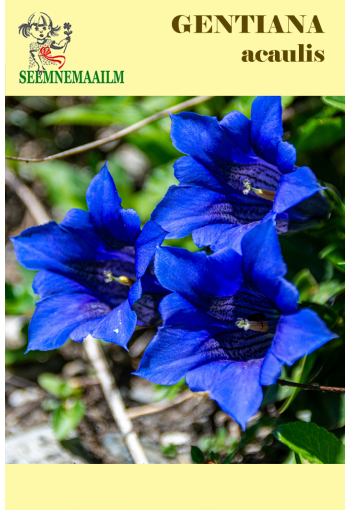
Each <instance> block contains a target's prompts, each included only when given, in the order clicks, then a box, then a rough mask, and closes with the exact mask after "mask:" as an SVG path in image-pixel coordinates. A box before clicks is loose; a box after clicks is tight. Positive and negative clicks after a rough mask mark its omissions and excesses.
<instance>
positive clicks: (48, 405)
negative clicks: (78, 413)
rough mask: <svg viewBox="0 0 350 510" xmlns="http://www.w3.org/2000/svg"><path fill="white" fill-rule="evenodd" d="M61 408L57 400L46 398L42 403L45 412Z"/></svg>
mask: <svg viewBox="0 0 350 510" xmlns="http://www.w3.org/2000/svg"><path fill="white" fill-rule="evenodd" d="M59 406H60V403H59V401H58V400H56V399H55V398H45V400H43V402H42V403H41V408H42V409H43V410H44V411H56V409H58V408H59Z"/></svg>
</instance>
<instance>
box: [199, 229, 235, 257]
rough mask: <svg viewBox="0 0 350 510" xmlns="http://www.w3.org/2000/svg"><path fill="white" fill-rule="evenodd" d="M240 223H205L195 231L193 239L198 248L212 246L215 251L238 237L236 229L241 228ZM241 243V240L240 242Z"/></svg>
mask: <svg viewBox="0 0 350 510" xmlns="http://www.w3.org/2000/svg"><path fill="white" fill-rule="evenodd" d="M239 229H240V227H239V226H238V225H230V224H220V223H214V224H213V225H205V226H204V227H200V228H197V229H196V230H194V231H193V234H192V239H193V242H194V244H195V245H196V246H198V248H204V247H205V246H210V248H211V249H212V250H213V251H216V250H218V249H220V248H223V247H226V246H227V242H231V241H234V240H235V239H236V231H237V230H239ZM238 244H239V245H240V241H239V243H238Z"/></svg>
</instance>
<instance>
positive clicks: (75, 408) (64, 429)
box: [52, 399, 85, 441]
mask: <svg viewBox="0 0 350 510" xmlns="http://www.w3.org/2000/svg"><path fill="white" fill-rule="evenodd" d="M84 415H85V404H84V403H83V402H81V401H80V400H76V399H70V400H68V401H67V403H66V404H65V405H64V406H63V405H60V406H59V407H58V408H57V409H56V411H55V412H54V413H53V419H52V425H53V430H54V432H55V435H56V437H57V439H58V440H59V441H61V440H62V439H64V438H65V437H67V436H68V434H69V433H70V432H72V430H74V429H75V428H76V427H77V426H78V425H79V423H80V422H81V420H82V419H83V418H84Z"/></svg>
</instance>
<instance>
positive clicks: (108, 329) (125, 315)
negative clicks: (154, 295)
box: [91, 300, 137, 349]
mask: <svg viewBox="0 0 350 510" xmlns="http://www.w3.org/2000/svg"><path fill="white" fill-rule="evenodd" d="M136 321H137V317H136V313H135V312H134V311H133V310H132V309H131V308H130V304H129V302H128V300H125V301H124V302H123V303H122V304H121V305H119V306H118V307H117V308H115V309H114V310H113V311H112V312H111V313H109V314H108V315H107V317H105V318H104V319H103V320H102V321H101V322H100V323H99V324H98V326H97V328H95V329H94V331H93V332H92V333H91V334H92V336H93V337H95V338H100V339H102V340H104V341H105V342H112V343H114V344H117V345H121V346H122V347H124V349H127V344H128V342H129V340H130V338H131V336H132V334H133V332H134V330H135V326H136Z"/></svg>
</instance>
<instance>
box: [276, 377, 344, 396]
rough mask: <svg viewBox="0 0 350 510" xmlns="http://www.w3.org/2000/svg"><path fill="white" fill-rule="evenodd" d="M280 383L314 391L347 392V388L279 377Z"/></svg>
mask: <svg viewBox="0 0 350 510" xmlns="http://www.w3.org/2000/svg"><path fill="white" fill-rule="evenodd" d="M277 382H278V384H280V385H281V386H292V387H293V388H300V389H302V390H313V391H331V392H333V393H345V388H335V387H333V386H318V385H316V384H301V383H295V382H291V381H284V380H283V379H277Z"/></svg>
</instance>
